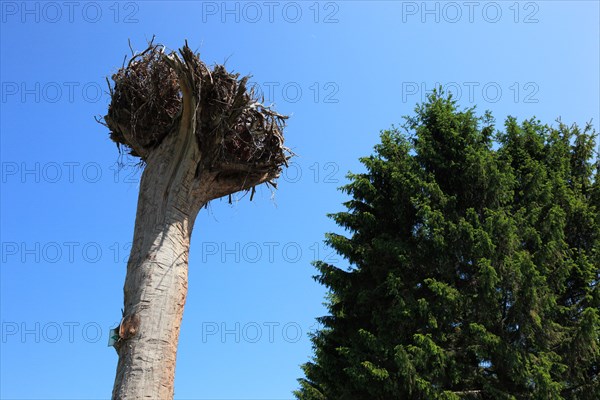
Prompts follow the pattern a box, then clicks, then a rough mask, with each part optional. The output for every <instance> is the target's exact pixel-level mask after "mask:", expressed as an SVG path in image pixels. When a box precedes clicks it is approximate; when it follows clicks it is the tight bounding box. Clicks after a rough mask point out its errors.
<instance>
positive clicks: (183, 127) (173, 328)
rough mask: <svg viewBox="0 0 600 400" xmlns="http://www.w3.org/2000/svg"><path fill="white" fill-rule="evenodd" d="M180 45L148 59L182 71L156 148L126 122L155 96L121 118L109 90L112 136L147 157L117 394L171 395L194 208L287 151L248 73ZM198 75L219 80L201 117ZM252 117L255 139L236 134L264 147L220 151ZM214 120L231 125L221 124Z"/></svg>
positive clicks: (263, 170)
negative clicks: (233, 71)
mask: <svg viewBox="0 0 600 400" xmlns="http://www.w3.org/2000/svg"><path fill="white" fill-rule="evenodd" d="M151 50H152V51H153V52H154V53H152V54H159V53H158V50H157V47H156V46H152V45H151V46H150V47H149V49H148V50H147V51H151ZM180 53H181V56H182V57H181V58H180V57H178V56H176V55H174V54H172V55H169V56H163V55H162V52H160V55H159V56H158V57H157V58H154V59H152V60H154V61H153V63H152V64H150V65H156V64H155V63H160V62H164V63H167V64H168V65H169V66H170V67H171V68H172V69H173V70H174V71H175V72H176V74H177V78H178V81H179V89H180V94H181V101H182V108H181V109H180V111H179V113H178V114H177V116H176V117H173V118H174V119H173V124H172V125H171V126H172V127H171V129H170V130H169V131H168V134H166V135H165V136H164V138H162V139H161V141H160V144H158V145H157V147H154V146H150V145H148V143H150V142H152V140H155V139H157V138H156V137H154V136H152V132H150V133H148V135H146V136H147V137H146V139H147V140H145V141H144V142H143V143H146V144H142V143H140V142H138V140H137V138H138V136H139V135H138V134H137V133H136V131H135V124H134V129H129V130H128V129H127V126H128V124H130V123H131V120H132V119H133V120H134V122H135V119H136V118H137V115H138V113H139V112H140V109H143V108H144V107H147V105H148V104H150V103H151V102H150V101H149V100H147V99H146V98H145V97H144V96H142V98H143V99H144V102H143V103H140V105H139V106H138V108H137V109H136V110H130V109H127V108H125V109H124V110H121V111H122V114H123V115H124V116H125V117H124V118H121V116H120V114H119V113H118V112H117V111H118V110H119V106H121V107H122V106H123V104H125V106H127V105H128V104H130V103H129V101H128V100H127V99H128V97H127V92H126V91H124V89H123V88H122V87H121V89H120V90H121V91H120V92H119V91H117V90H116V89H115V91H114V92H111V94H112V95H113V100H114V101H115V103H114V104H115V105H114V107H115V108H113V109H112V112H111V110H109V115H108V116H107V117H106V120H107V122H108V124H109V125H110V126H111V129H112V133H111V135H113V133H114V132H117V133H116V134H114V136H111V137H113V139H114V138H117V139H118V140H125V139H124V138H127V141H126V144H127V146H129V147H131V149H132V150H134V151H135V154H137V155H138V156H141V157H143V159H144V160H145V161H146V167H145V169H144V172H143V174H142V180H141V183H140V193H139V198H138V206H137V214H136V220H135V229H134V235H133V245H132V249H131V254H130V257H129V261H128V263H127V275H126V277H125V287H124V295H125V302H124V311H123V320H122V321H121V324H120V325H119V339H118V340H117V342H116V344H115V348H116V350H117V353H118V354H119V362H118V364H117V374H116V378H115V384H114V387H113V393H112V398H113V399H119V400H120V399H130V400H133V399H144V398H146V399H153V400H155V399H172V398H173V392H174V391H173V387H174V377H175V361H176V356H177V344H178V341H179V329H180V326H181V320H182V317H183V308H184V305H185V299H186V295H187V288H188V254H189V248H190V239H191V235H192V229H193V226H194V221H195V219H196V216H197V215H198V212H199V210H200V209H201V208H202V207H203V206H204V205H205V204H207V203H208V202H209V201H210V200H213V199H216V198H219V197H222V196H225V195H228V194H231V193H235V192H238V191H241V190H248V189H250V188H254V186H256V185H259V184H261V183H264V182H271V183H272V180H273V179H276V178H277V177H278V176H279V171H280V166H281V165H282V164H283V163H286V160H287V158H286V157H285V153H284V150H285V149H284V148H283V147H282V143H283V137H282V136H281V134H280V126H279V124H278V122H277V121H282V120H283V119H284V118H285V117H283V116H281V115H279V114H277V113H274V112H272V111H270V110H269V109H268V108H265V107H263V106H262V105H259V104H258V103H256V101H255V100H254V99H253V98H252V97H251V96H250V95H248V94H247V93H246V87H245V82H246V80H247V78H244V79H242V80H241V81H239V82H238V81H237V75H230V74H227V73H226V71H225V70H224V69H223V68H221V69H215V71H213V73H212V74H211V72H209V71H208V69H207V68H206V66H205V65H204V64H203V63H202V62H201V61H200V59H199V58H198V57H197V55H194V54H193V53H192V51H191V50H190V49H189V47H187V45H186V46H185V47H184V48H183V49H181V50H180ZM140 66H142V67H143V65H142V64H139V63H138V64H135V63H130V67H131V71H129V72H128V74H129V73H131V76H134V77H135V76H138V77H139V76H141V77H142V78H144V75H143V68H141V67H140ZM159 66H160V65H159ZM128 68H129V67H128ZM128 74H124V75H123V74H122V75H119V76H120V78H119V79H125V78H127V79H129V78H128V77H130V75H128ZM215 74H216V75H215ZM219 74H220V75H219ZM148 76H154V75H148ZM213 77H214V78H215V79H213ZM142 78H140V79H142ZM113 79H114V78H113ZM144 79H145V78H144ZM148 79H150V78H148ZM203 82H204V83H203ZM168 83H169V82H164V81H158V82H155V84H156V85H165V84H168ZM129 84H131V82H129ZM202 84H205V85H208V87H209V88H211V87H213V86H214V87H216V88H217V89H218V90H216V89H215V90H216V94H214V93H213V94H212V96H213V97H214V98H208V100H210V101H208V100H205V101H204V104H205V105H206V106H207V107H213V108H214V107H217V108H216V111H212V110H213V108H209V109H210V110H211V113H212V115H209V117H207V118H205V119H207V120H206V121H205V120H200V118H201V114H202V104H203V103H202V99H201V98H200V94H201V88H202ZM211 85H212V86H211ZM127 87H128V86H125V88H127ZM153 87H154V86H153ZM133 92H135V93H137V91H136V90H134V91H133ZM209 93H212V92H210V91H209ZM228 96H229V97H228ZM150 98H151V99H153V100H154V101H155V100H156V99H155V98H152V96H150ZM224 99H225V100H227V101H229V103H228V102H227V101H225V100H224ZM112 104H113V103H112V102H111V105H112ZM131 104H133V103H131ZM215 104H216V105H215ZM221 104H228V107H230V108H231V109H228V110H225V111H227V112H225V111H223V110H221V109H220V108H218V107H220V105H221ZM259 106H260V107H259ZM115 110H117V111H115ZM215 121H217V122H215ZM253 121H254V122H259V124H258V125H256V124H255V125H256V127H255V128H254V129H257V131H256V132H258V133H256V134H255V135H254V136H252V135H251V136H250V139H251V140H250V141H249V142H240V141H238V142H235V141H234V143H238V144H240V143H246V145H249V144H251V145H252V146H254V148H252V149H254V151H256V152H257V153H256V154H259V156H258V157H257V158H256V159H253V161H252V160H251V159H244V160H245V161H244V163H241V164H240V163H239V162H238V163H232V162H228V163H226V162H225V161H224V160H222V159H219V158H218V157H217V158H215V157H216V156H218V155H221V153H222V151H223V148H224V142H223V140H224V139H223V137H224V135H225V134H228V135H230V136H231V135H233V133H232V132H234V133H235V132H238V131H240V129H241V131H242V132H243V131H244V129H246V130H248V129H250V128H249V127H248V126H255V125H253ZM123 124H124V125H123ZM211 124H212V125H211ZM147 126H152V125H147ZM206 127H208V128H206ZM215 127H216V128H219V129H222V130H223V129H225V130H226V132H215V131H214V130H215V129H216V128H215ZM201 130H202V132H201ZM204 130H205V131H206V133H207V134H204V133H205V132H204ZM123 132H124V133H123ZM165 132H167V131H165ZM253 134H254V133H253ZM142 136H143V135H142ZM235 138H237V137H235ZM235 138H234V139H235ZM149 139H152V140H149ZM117 143H121V142H120V141H117ZM200 143H201V144H202V149H201V148H200ZM263 156H264V157H263ZM250 161H252V162H250Z"/></svg>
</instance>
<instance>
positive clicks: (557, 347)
mask: <svg viewBox="0 0 600 400" xmlns="http://www.w3.org/2000/svg"><path fill="white" fill-rule="evenodd" d="M596 136H597V135H596V133H595V132H594V131H593V129H592V127H591V125H589V124H588V125H587V126H586V127H585V128H584V129H582V130H581V129H580V128H578V127H577V126H576V125H574V126H570V127H569V126H566V125H564V124H562V123H560V124H559V126H558V127H557V128H553V127H550V126H547V125H543V124H541V123H540V122H539V121H537V120H534V119H531V120H527V121H524V122H523V123H521V124H518V123H517V121H516V120H515V119H514V118H508V119H507V121H506V123H505V133H500V132H496V131H495V127H494V120H493V118H492V116H491V115H490V114H489V113H485V114H484V115H483V116H477V115H476V114H475V109H474V108H471V109H466V110H459V109H458V107H457V104H456V102H455V101H454V100H453V99H452V98H451V96H446V95H444V94H443V92H440V91H436V92H434V93H433V94H432V95H431V96H430V97H429V98H428V101H427V102H426V103H424V104H421V105H419V106H417V108H416V110H415V115H414V116H412V117H407V118H406V124H405V125H404V129H403V130H402V131H400V130H399V129H395V128H394V129H391V130H387V131H384V132H383V133H382V135H381V143H380V144H379V145H377V146H376V147H375V154H374V155H372V156H370V157H365V158H362V159H361V161H362V163H363V164H364V166H365V168H366V172H365V173H361V174H350V175H349V178H350V183H349V184H348V185H346V186H344V187H343V188H342V189H343V190H344V191H345V192H346V193H347V194H349V196H350V200H349V201H347V202H346V203H345V206H346V208H347V210H346V211H344V212H339V213H336V214H333V215H331V217H332V218H333V219H334V220H335V222H336V223H337V224H338V225H339V226H340V227H342V228H344V229H345V230H346V233H347V234H348V235H342V234H335V233H330V234H328V235H327V236H326V242H327V243H328V244H329V245H330V246H331V247H332V248H333V249H335V250H336V251H337V252H338V253H339V254H340V255H341V256H343V257H344V258H345V259H346V260H347V262H348V264H349V267H348V268H347V269H343V268H339V267H336V266H333V265H329V264H327V263H324V262H317V263H316V267H317V269H318V270H319V275H318V276H316V279H317V281H318V282H320V283H322V284H323V285H325V286H326V287H327V288H328V289H329V295H328V299H327V306H328V310H329V314H328V315H326V316H324V317H321V318H319V321H320V322H321V324H322V326H323V327H322V328H321V329H320V330H318V331H317V332H316V333H315V334H314V335H313V337H312V341H313V347H314V350H315V355H314V357H313V360H312V361H311V362H308V363H306V364H304V365H303V370H304V374H305V377H304V378H301V379H299V382H300V389H299V390H298V391H296V392H295V395H296V397H297V398H298V399H302V400H325V399H327V400H332V399H342V400H346V399H365V400H366V399H369V400H375V399H381V400H390V399H424V400H425V399H427V400H429V399H589V400H592V399H598V398H600V377H599V375H598V374H599V369H600V311H599V307H600V289H599V288H598V281H599V280H600V269H599V266H600V202H599V199H600V187H599V186H600V185H599V181H598V176H599V162H598V157H597V153H596V149H595V139H596Z"/></svg>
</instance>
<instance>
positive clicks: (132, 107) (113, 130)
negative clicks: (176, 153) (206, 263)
mask: <svg viewBox="0 0 600 400" xmlns="http://www.w3.org/2000/svg"><path fill="white" fill-rule="evenodd" d="M248 78H249V77H247V76H245V77H242V78H240V76H239V74H234V73H230V72H228V71H227V70H226V69H225V67H224V66H222V65H216V66H215V67H214V68H213V69H212V70H211V69H210V68H209V67H207V66H206V64H204V63H203V62H202V61H201V60H200V57H199V55H198V54H197V53H194V52H192V51H191V50H190V48H189V47H188V46H187V43H186V45H185V46H184V47H183V48H181V49H180V50H179V52H175V51H172V52H170V53H169V54H166V53H165V52H164V47H163V46H161V45H155V44H152V43H150V44H149V46H148V48H147V49H146V50H145V51H143V52H141V53H139V54H136V55H134V56H133V57H132V58H131V60H130V61H129V63H128V64H127V65H126V66H123V67H122V68H120V69H119V70H118V71H117V72H116V73H115V74H114V75H113V76H112V80H113V82H114V84H113V87H112V88H110V93H111V103H110V105H109V108H108V114H107V115H106V116H105V117H104V121H105V124H106V126H107V127H108V128H109V129H110V138H111V139H112V140H113V141H114V142H116V143H117V144H119V145H123V146H125V148H126V149H128V150H129V152H130V154H131V155H133V156H137V157H140V158H141V159H142V160H143V161H144V162H147V161H148V159H149V156H150V154H151V153H152V152H153V151H155V150H156V149H158V148H159V147H160V145H161V144H162V143H163V142H164V141H165V138H167V137H168V136H169V135H181V134H182V131H184V130H185V129H181V128H182V124H185V125H188V127H189V129H191V130H192V132H189V130H188V131H187V134H190V133H191V134H192V137H193V139H195V140H191V141H189V142H188V143H187V144H186V145H187V146H197V147H198V150H199V151H198V152H194V154H198V155H199V156H198V159H197V160H194V162H196V165H197V168H196V175H197V176H198V177H199V176H200V175H201V174H203V173H206V174H209V175H211V176H213V178H214V179H217V180H221V179H222V180H225V181H226V182H225V185H224V187H228V188H231V190H234V189H235V188H238V187H239V188H240V189H238V190H242V189H249V188H251V187H253V186H255V185H257V184H260V183H263V182H270V181H271V180H272V179H274V178H276V177H278V176H279V173H280V171H281V168H282V166H284V165H287V160H288V159H289V158H290V157H291V155H292V153H291V151H290V150H289V149H287V148H286V147H285V146H284V138H283V130H284V127H285V120H286V119H287V118H288V117H287V116H284V115H281V114H278V113H277V112H275V111H274V110H272V109H271V108H270V107H267V106H265V105H264V104H262V103H261V102H260V101H259V100H258V99H257V98H256V95H255V93H254V92H253V91H252V90H249V89H248V87H247V82H248ZM191 108H193V110H192V109H191ZM183 150H184V151H186V153H187V154H192V153H188V152H187V150H188V149H183ZM271 183H272V182H271ZM234 191H237V190H234ZM219 194H220V193H219ZM225 194H228V193H225ZM225 194H221V195H225Z"/></svg>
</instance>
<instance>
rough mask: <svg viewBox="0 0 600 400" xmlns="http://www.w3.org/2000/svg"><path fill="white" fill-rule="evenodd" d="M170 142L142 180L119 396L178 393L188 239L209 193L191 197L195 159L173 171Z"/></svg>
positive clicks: (129, 271) (116, 394) (116, 395)
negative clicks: (175, 387)
mask: <svg viewBox="0 0 600 400" xmlns="http://www.w3.org/2000/svg"><path fill="white" fill-rule="evenodd" d="M180 139H181V138H180ZM165 142H167V143H163V144H162V145H161V147H163V146H164V147H163V148H159V149H158V150H159V151H157V152H156V153H155V154H153V157H152V158H151V159H149V160H148V165H147V167H146V169H145V170H144V172H143V175H142V180H141V185H140V194H139V199H138V208H137V215H136V223H135V231H134V238H133V246H132V250H131V255H130V258H129V262H128V264H127V276H126V280H125V287H124V294H125V308H124V316H123V323H122V324H121V335H122V337H121V339H120V340H119V342H118V343H117V346H116V347H117V351H118V353H119V362H118V366H117V376H116V379H115V385H114V389H113V398H114V399H142V398H152V399H172V398H173V382H174V374H175V359H176V353H177V343H178V338H179V328H180V326H181V319H182V316H183V308H184V304H185V299H186V295H187V286H188V278H187V276H188V254H189V246H190V238H191V234H192V229H193V226H194V220H195V218H196V215H197V213H198V211H199V209H200V208H201V207H202V205H204V204H205V200H204V199H202V198H200V197H198V196H197V194H196V196H195V197H194V198H191V197H192V196H194V195H193V194H192V193H191V191H190V188H191V187H192V185H193V178H194V167H195V164H194V165H192V164H193V163H192V159H191V158H188V159H187V160H182V162H181V163H180V164H179V166H178V167H179V170H178V171H175V170H174V168H177V166H176V165H175V166H174V165H173V163H175V162H176V159H175V157H174V155H175V154H176V153H175V152H173V150H174V147H177V146H173V145H172V143H168V142H170V141H169V140H166V141H165ZM167 171H174V174H169V173H167ZM177 172H179V173H177ZM172 175H175V176H176V178H175V179H174V180H170V178H171V176H172Z"/></svg>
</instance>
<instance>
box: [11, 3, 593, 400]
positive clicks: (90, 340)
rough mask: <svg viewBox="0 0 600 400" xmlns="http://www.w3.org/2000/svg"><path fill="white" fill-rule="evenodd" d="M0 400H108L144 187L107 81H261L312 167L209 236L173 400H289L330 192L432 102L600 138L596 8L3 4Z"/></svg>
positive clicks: (208, 230)
mask: <svg viewBox="0 0 600 400" xmlns="http://www.w3.org/2000/svg"><path fill="white" fill-rule="evenodd" d="M0 4H1V25H0V27H1V35H0V36H1V39H0V46H1V68H0V72H1V79H0V80H1V84H2V88H1V89H2V90H1V103H0V105H1V107H2V111H1V122H0V128H1V135H0V138H1V166H2V181H1V183H2V193H1V194H2V196H1V245H2V248H1V251H2V254H1V258H2V259H1V269H0V278H1V284H0V291H1V294H0V299H1V308H0V311H1V322H2V327H1V335H2V336H1V340H0V350H1V351H0V369H1V372H0V379H1V382H0V397H1V398H3V399H4V398H6V399H99V398H109V397H110V392H111V389H112V383H113V379H114V372H115V367H116V362H117V355H116V353H115V351H114V350H113V349H112V348H110V347H107V340H108V331H109V328H111V327H114V326H115V325H116V324H117V323H118V321H119V319H120V312H121V311H120V309H121V307H122V286H123V280H124V274H125V261H126V258H127V255H128V254H127V251H128V246H129V242H130V241H131V238H132V232H133V224H134V217H135V208H136V201H137V191H138V180H139V176H140V174H139V171H136V170H135V169H133V168H126V169H125V170H122V171H120V172H119V171H118V170H116V169H115V163H116V162H117V160H118V153H117V148H116V146H115V145H114V143H112V142H110V140H109V139H108V132H107V130H106V129H105V128H104V127H103V126H101V125H99V124H97V123H96V122H95V121H94V119H93V116H94V115H104V114H105V112H106V109H107V105H108V96H107V95H106V93H104V90H105V89H106V86H105V80H104V77H105V76H110V74H111V73H113V72H114V71H116V69H117V67H119V66H120V65H121V64H122V62H123V57H124V56H125V55H126V54H128V53H129V48H128V44H127V40H128V39H129V38H130V39H131V42H132V46H133V47H134V49H142V48H143V47H144V45H145V41H146V39H149V38H151V37H152V35H153V34H156V35H157V41H159V42H161V43H163V44H165V45H166V46H167V47H169V48H172V49H175V48H178V47H180V46H181V45H183V43H184V39H187V40H188V42H189V44H190V46H191V47H192V48H195V49H197V50H198V51H199V52H200V54H201V57H202V58H203V60H204V61H205V62H207V63H208V64H213V63H222V62H224V61H225V60H227V63H226V65H227V67H228V68H230V69H234V70H235V71H238V72H240V73H242V74H252V75H253V76H254V77H253V82H255V83H256V84H257V85H258V86H259V87H260V88H261V89H262V90H263V92H264V93H265V97H266V98H267V99H266V100H267V101H269V102H273V103H275V105H276V108H277V110H279V111H280V112H283V113H287V114H290V115H291V119H290V120H289V126H288V128H287V131H286V138H287V143H288V145H289V146H290V147H291V148H292V149H293V150H294V152H296V153H297V154H298V157H297V158H295V159H294V164H293V165H292V167H291V168H290V169H289V170H288V171H287V173H286V174H284V176H283V177H282V178H281V179H280V180H279V184H280V185H279V190H278V191H277V192H276V193H275V194H274V196H272V194H271V192H270V191H269V190H268V189H266V188H261V189H260V190H259V191H258V193H257V195H256V196H255V198H254V201H253V202H249V201H248V198H242V199H239V201H235V202H234V204H233V205H229V204H228V203H227V202H226V201H214V202H213V203H212V204H211V205H210V207H209V208H208V210H202V211H201V213H200V215H199V217H198V220H197V222H196V227H195V232H194V235H193V238H192V249H191V254H190V267H189V270H190V282H189V295H188V300H187V304H186V309H185V314H184V321H183V326H182V329H181V339H180V343H179V353H178V364H177V372H176V380H175V397H176V398H177V399H285V398H291V397H292V396H291V391H292V390H294V389H295V388H296V387H297V385H296V378H298V377H300V376H301V370H300V368H299V365H300V364H302V363H303V362H305V361H307V360H308V358H309V357H310V355H311V345H310V341H309V339H308V337H307V333H308V332H309V331H310V330H312V329H315V328H316V325H315V322H314V318H315V317H317V316H320V315H323V313H324V312H325V310H324V308H323V306H322V302H323V301H324V298H323V297H324V294H325V290H324V288H323V287H321V286H319V285H318V284H316V283H315V282H313V280H312V279H311V276H312V275H314V274H315V270H314V268H313V267H312V266H311V264H310V263H311V261H312V260H314V259H315V258H321V259H326V260H328V261H332V262H336V264H337V265H339V266H342V267H343V266H345V263H344V261H343V260H339V259H337V257H336V256H335V255H333V254H331V251H330V250H328V249H327V248H325V247H324V246H323V244H322V239H323V235H324V233H325V232H327V231H331V230H336V229H337V228H336V227H335V226H334V224H333V223H332V222H331V221H330V220H328V219H327V218H326V213H329V212H335V211H339V210H341V209H342V205H341V203H342V202H343V201H344V200H345V195H344V194H342V193H341V192H339V191H338V190H337V189H336V188H337V187H338V186H340V185H342V184H343V183H344V182H346V180H345V175H346V173H347V172H348V171H350V170H352V171H360V165H359V163H358V160H357V159H358V157H360V156H364V155H368V154H370V153H371V150H372V146H373V145H374V144H376V143H377V141H378V136H379V131H380V130H381V129H386V128H388V127H390V126H391V125H392V124H399V123H400V122H401V121H402V116H403V115H406V114H410V113H411V112H412V110H413V108H414V106H415V104H416V103H417V102H419V101H421V100H422V96H423V95H424V94H425V92H426V91H428V90H431V89H432V88H433V87H434V86H435V85H436V83H437V84H445V85H447V87H448V88H449V89H450V90H451V91H452V92H454V93H455V94H456V95H457V96H458V97H459V98H460V103H461V104H462V105H463V106H471V105H475V104H476V105H477V106H478V109H479V110H480V111H481V112H483V111H484V110H486V109H490V110H491V111H493V113H494V115H495V116H496V118H497V121H498V123H499V125H500V126H501V124H502V121H503V120H504V118H505V117H506V115H509V114H510V115H514V116H516V117H517V118H519V119H523V118H529V117H531V116H537V117H538V118H540V119H541V120H543V121H544V122H548V123H552V122H553V121H554V120H555V119H556V118H557V117H561V118H562V120H563V121H564V122H566V123H573V122H577V123H579V124H584V123H585V122H587V121H590V120H593V123H594V125H595V126H596V129H598V120H599V117H600V111H599V108H600V104H599V93H600V86H599V70H600V66H599V37H600V33H599V18H600V16H599V7H598V2H597V1H580V2H576V1H568V2H567V1H533V2H515V1H507V2H504V1H497V2H487V1H481V2H451V3H447V2H427V3H423V2H421V1H417V2H410V1H408V2H393V1H381V2H367V1H348V2H346V1H340V2H335V1H334V2H314V1H308V2H280V1H275V2H262V1H258V2H229V3H223V2H221V1H214V2H212V1H205V2H200V1H180V2H169V4H167V2H162V1H149V2H146V1H140V2H136V1H131V2H120V3H116V2H114V1H108V2H103V1H96V2H86V1H83V2H79V1H77V2H21V1H2V2H1V3H0Z"/></svg>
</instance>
